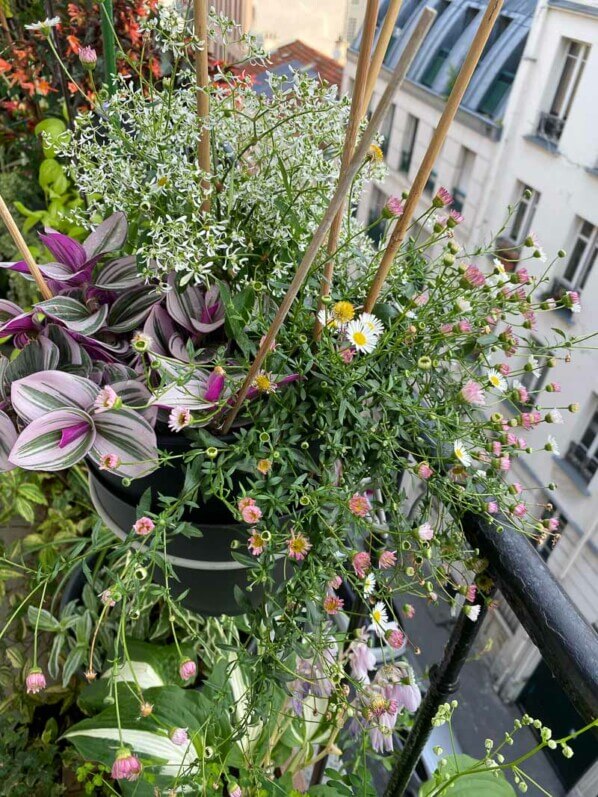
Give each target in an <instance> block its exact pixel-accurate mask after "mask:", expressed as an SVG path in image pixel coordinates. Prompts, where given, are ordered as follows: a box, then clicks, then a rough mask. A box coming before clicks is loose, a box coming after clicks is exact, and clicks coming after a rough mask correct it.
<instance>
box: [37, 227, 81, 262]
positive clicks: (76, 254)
mask: <svg viewBox="0 0 598 797" xmlns="http://www.w3.org/2000/svg"><path fill="white" fill-rule="evenodd" d="M39 237H40V240H41V242H42V243H43V245H44V246H45V247H46V248H47V249H49V250H50V252H51V253H52V255H53V256H54V257H55V258H56V260H58V261H59V262H60V263H64V264H65V265H67V266H70V271H71V273H73V272H75V271H78V270H79V269H80V268H82V267H83V266H84V265H85V263H86V261H87V260H88V257H87V254H86V253H85V249H84V248H83V247H82V246H81V244H80V243H79V242H78V241H75V239H74V238H69V236H68V235H63V234H62V233H61V232H56V231H55V230H52V229H51V228H49V227H46V229H45V232H40V234H39Z"/></svg>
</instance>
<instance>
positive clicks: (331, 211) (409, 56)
mask: <svg viewBox="0 0 598 797" xmlns="http://www.w3.org/2000/svg"><path fill="white" fill-rule="evenodd" d="M435 17H436V11H434V10H433V9H431V8H428V7H426V8H424V10H423V11H422V13H421V16H420V18H419V21H418V23H417V25H416V27H415V29H414V31H413V33H412V34H411V38H410V39H409V41H408V43H407V46H406V47H405V50H404V52H403V54H402V55H401V58H400V59H399V62H398V63H397V66H396V68H395V70H394V72H393V73H392V75H391V78H390V80H389V81H388V85H387V86H386V89H385V91H384V94H383V95H382V97H381V99H380V102H379V103H378V105H377V107H376V110H375V111H374V113H373V114H372V118H371V119H370V122H369V124H368V126H367V128H366V129H365V131H364V133H363V136H362V137H361V140H360V142H359V144H358V146H357V149H356V151H355V154H354V155H353V158H352V160H351V163H350V164H349V167H348V168H347V170H346V171H345V172H344V173H343V174H341V176H340V178H339V182H338V185H337V187H336V191H335V192H334V196H333V197H332V199H331V200H330V204H329V205H328V208H327V209H326V212H325V213H324V216H323V217H322V221H321V222H320V224H319V226H318V229H317V230H316V231H315V233H314V236H313V238H312V240H311V241H310V244H309V246H308V247H307V249H306V251H305V254H304V255H303V259H302V260H301V263H300V265H299V268H298V269H297V272H296V274H295V276H294V278H293V281H292V282H291V285H290V286H289V289H288V291H287V293H286V295H285V297H284V298H283V300H282V302H281V303H280V306H279V308H278V310H277V312H276V315H275V317H274V320H273V321H272V324H271V325H270V329H269V330H268V332H267V333H266V335H265V336H264V339H263V341H262V343H261V345H260V348H259V349H258V352H257V354H256V356H255V360H254V361H253V363H252V365H251V367H250V369H249V372H248V373H247V376H246V378H245V381H244V382H243V385H242V387H241V389H240V390H239V392H238V394H237V397H236V399H235V403H234V405H233V407H232V409H231V410H230V412H229V414H228V416H227V417H226V418H225V420H224V423H223V426H222V431H223V432H224V433H225V434H226V432H228V431H229V430H230V428H231V426H232V423H233V421H234V420H235V418H236V417H237V414H238V412H239V410H240V409H241V406H242V405H243V402H244V401H245V397H246V396H247V392H248V390H249V388H250V387H251V385H252V383H253V380H254V379H255V377H256V376H257V374H258V372H259V370H260V368H261V367H262V364H263V362H264V360H265V359H266V356H267V354H268V352H269V351H270V347H271V345H272V343H274V341H275V340H276V336H277V335H278V332H279V330H280V328H281V326H282V324H283V322H284V320H285V318H286V317H287V314H288V312H289V310H290V309H291V305H292V304H293V302H294V300H295V298H296V297H297V294H298V293H299V290H300V288H301V286H302V285H303V283H304V282H305V279H306V278H307V275H308V274H309V272H310V269H311V267H312V265H313V263H314V260H315V259H316V256H317V254H318V251H319V249H320V247H321V245H322V243H323V241H324V238H325V237H326V234H327V232H328V230H329V229H330V226H331V225H332V221H333V219H334V217H335V216H336V214H337V212H338V209H339V208H340V207H341V205H342V204H343V202H344V201H345V196H346V194H347V191H348V190H349V186H350V185H351V182H352V181H353V179H354V177H355V175H356V174H357V172H358V171H359V168H360V166H361V165H362V163H363V161H364V159H365V157H366V156H367V153H368V148H369V146H370V144H371V142H372V139H373V138H374V135H375V133H376V131H377V130H378V128H379V126H380V123H381V122H382V120H383V119H384V115H385V113H386V112H387V110H388V108H389V106H390V103H391V102H392V99H393V97H394V94H395V91H396V89H397V86H398V85H399V83H400V82H401V80H402V79H403V76H404V74H405V73H406V72H407V70H408V69H409V67H410V65H411V62H412V61H413V58H414V57H415V54H416V52H417V50H418V49H419V46H420V44H421V43H422V41H423V39H424V37H425V36H426V34H427V32H428V31H429V30H430V27H431V25H432V22H433V21H434V19H435Z"/></svg>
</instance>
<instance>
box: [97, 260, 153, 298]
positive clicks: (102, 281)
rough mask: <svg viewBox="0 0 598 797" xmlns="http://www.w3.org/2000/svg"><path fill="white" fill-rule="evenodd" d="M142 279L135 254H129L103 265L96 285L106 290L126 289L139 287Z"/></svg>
mask: <svg viewBox="0 0 598 797" xmlns="http://www.w3.org/2000/svg"><path fill="white" fill-rule="evenodd" d="M140 279H141V277H140V276H139V272H138V271H137V263H136V259H135V256H134V255H129V256H127V257H119V258H118V259H117V260H111V261H110V263H106V265H105V266H102V268H101V269H100V273H99V274H98V276H97V277H96V278H95V279H94V285H95V287H96V288H101V289H102V290H105V291H126V290H129V288H136V287H138V286H139V282H140Z"/></svg>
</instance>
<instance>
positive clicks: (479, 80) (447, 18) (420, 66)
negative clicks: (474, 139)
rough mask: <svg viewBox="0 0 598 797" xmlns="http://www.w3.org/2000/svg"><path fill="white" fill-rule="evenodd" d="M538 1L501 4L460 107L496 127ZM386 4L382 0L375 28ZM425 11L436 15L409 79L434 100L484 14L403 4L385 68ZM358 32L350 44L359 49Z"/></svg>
mask: <svg viewBox="0 0 598 797" xmlns="http://www.w3.org/2000/svg"><path fill="white" fill-rule="evenodd" d="M536 2H537V0H505V3H504V6H503V9H502V11H501V13H500V16H499V18H498V20H497V22H496V25H495V26H494V29H493V31H492V33H491V34H490V39H489V41H488V43H487V45H486V47H485V50H484V52H483V53H482V57H481V59H480V62H479V64H478V66H477V68H476V71H475V73H474V75H473V78H472V80H471V83H470V85H469V87H468V89H467V91H466V93H465V97H464V98H463V102H462V103H461V108H462V109H463V110H466V111H470V112H471V113H473V114H475V115H477V116H482V117H485V118H486V119H487V120H488V121H489V122H491V123H495V124H496V123H498V122H500V120H501V119H502V118H503V116H504V112H505V108H506V105H507V101H508V98H509V94H510V91H511V86H512V83H513V80H514V79H515V74H516V72H517V68H518V66H519V62H520V61H521V57H522V55H523V50H524V47H525V42H526V39H527V34H528V32H529V29H530V26H531V22H532V18H533V15H534V10H535V7H536ZM388 3H389V0H382V3H381V5H380V11H379V15H378V26H380V24H381V22H382V20H383V19H384V16H385V14H386V9H387V7H388ZM425 6H431V7H432V8H434V10H435V11H436V12H437V14H438V16H437V18H436V21H435V22H434V24H433V25H432V28H431V29H430V31H429V33H428V35H427V36H426V39H425V40H424V44H423V45H422V47H421V49H420V51H419V53H418V54H417V55H416V57H415V60H414V61H413V64H412V66H411V69H410V70H409V74H408V79H409V80H410V81H411V82H412V83H416V84H418V85H419V86H420V87H422V88H424V89H425V90H427V91H428V92H431V93H432V94H435V95H437V96H439V97H444V96H447V95H448V93H449V92H450V90H451V87H452V85H453V82H454V80H455V77H456V75H457V73H458V71H459V69H460V67H461V65H462V63H463V61H464V59H465V56H466V54H467V50H468V49H469V46H470V44H471V41H472V39H473V37H474V35H475V32H476V30H477V28H478V25H479V23H480V21H481V19H482V16H483V14H484V11H485V9H486V3H485V2H472V0H405V2H404V3H403V7H402V8H401V11H400V13H399V18H398V20H397V24H396V26H395V29H394V32H393V35H392V38H391V40H390V44H389V46H388V49H387V51H386V55H385V57H384V66H386V67H387V68H388V69H393V68H394V67H395V65H396V63H397V61H398V59H399V57H400V55H401V53H402V52H403V49H404V47H405V45H406V43H407V41H408V40H409V37H410V35H411V31H412V30H413V28H414V27H415V24H416V23H417V20H418V17H419V15H420V13H421V11H422V10H423V8H424V7H425ZM360 40H361V31H360V33H359V34H358V36H357V38H356V39H355V41H354V42H353V44H352V45H351V50H353V51H356V50H358V49H359V44H360Z"/></svg>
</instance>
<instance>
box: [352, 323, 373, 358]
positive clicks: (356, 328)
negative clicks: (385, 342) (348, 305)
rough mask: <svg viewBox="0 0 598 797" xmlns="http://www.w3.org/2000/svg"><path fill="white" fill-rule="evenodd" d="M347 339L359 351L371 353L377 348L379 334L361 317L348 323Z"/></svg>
mask: <svg viewBox="0 0 598 797" xmlns="http://www.w3.org/2000/svg"><path fill="white" fill-rule="evenodd" d="M347 340H348V341H349V342H350V343H351V345H352V346H354V347H355V348H356V349H357V351H361V352H365V353H366V354H369V353H370V352H372V351H374V349H375V348H376V343H377V342H378V335H376V334H375V333H374V332H372V331H371V330H369V329H368V328H367V327H366V326H365V325H364V324H363V323H362V322H361V320H360V319H356V320H355V321H351V322H349V323H348V324H347Z"/></svg>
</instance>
